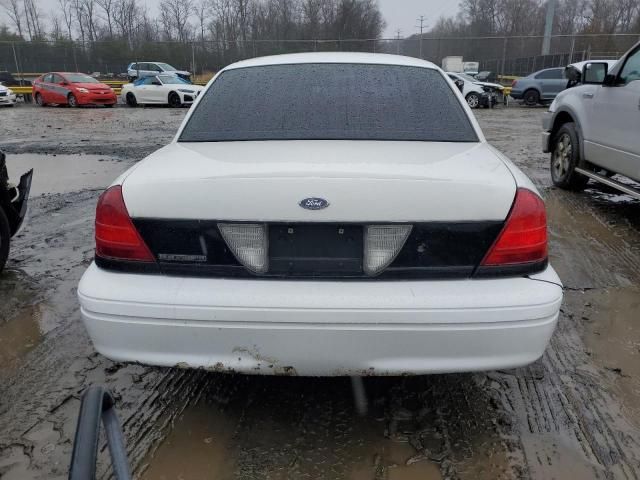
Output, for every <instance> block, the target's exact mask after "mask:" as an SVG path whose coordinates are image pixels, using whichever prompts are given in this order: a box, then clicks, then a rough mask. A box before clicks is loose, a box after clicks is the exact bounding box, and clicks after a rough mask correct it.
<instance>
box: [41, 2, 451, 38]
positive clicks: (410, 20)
mask: <svg viewBox="0 0 640 480" xmlns="http://www.w3.org/2000/svg"><path fill="white" fill-rule="evenodd" d="M36 2H37V3H38V4H40V5H42V7H43V9H44V10H45V12H46V13H47V15H48V14H49V13H50V12H51V11H52V10H55V8H56V7H57V5H58V2H57V0H36ZM141 3H143V4H146V5H147V7H148V8H149V9H150V10H151V11H155V10H156V8H157V5H158V4H159V3H160V0H143V1H142V2H141ZM378 3H379V4H380V10H381V11H382V15H383V16H384V19H385V20H386V21H387V28H386V30H385V32H384V36H385V37H386V38H393V37H395V36H396V35H397V32H398V29H399V30H401V35H402V36H403V37H408V36H410V35H413V34H414V33H418V32H419V30H418V28H416V25H418V24H419V22H418V20H417V19H418V17H419V16H420V15H424V16H425V17H426V22H425V23H426V27H427V28H429V27H432V26H433V25H434V24H435V22H436V20H438V18H439V17H441V16H442V15H445V16H451V15H455V14H456V12H457V11H458V0H378Z"/></svg>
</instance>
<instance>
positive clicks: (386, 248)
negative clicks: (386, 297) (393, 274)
mask: <svg viewBox="0 0 640 480" xmlns="http://www.w3.org/2000/svg"><path fill="white" fill-rule="evenodd" d="M411 228H412V226H411V225H369V226H367V227H365V232H364V271H365V273H366V274H367V275H377V274H379V273H381V272H382V271H383V270H384V269H385V268H387V267H388V266H389V265H390V264H391V262H393V260H394V259H395V258H396V256H397V255H398V253H400V250H402V247H403V246H404V243H405V242H406V241H407V237H408V236H409V234H410V233H411Z"/></svg>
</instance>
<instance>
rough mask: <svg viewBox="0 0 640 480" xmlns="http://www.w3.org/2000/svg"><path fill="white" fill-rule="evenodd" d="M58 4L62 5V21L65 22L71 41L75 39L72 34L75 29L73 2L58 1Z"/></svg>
mask: <svg viewBox="0 0 640 480" xmlns="http://www.w3.org/2000/svg"><path fill="white" fill-rule="evenodd" d="M58 4H59V5H60V11H61V12H62V19H63V20H64V24H65V26H66V28H67V36H68V38H69V40H71V39H72V38H73V35H72V33H71V31H72V28H73V6H72V4H71V0H58Z"/></svg>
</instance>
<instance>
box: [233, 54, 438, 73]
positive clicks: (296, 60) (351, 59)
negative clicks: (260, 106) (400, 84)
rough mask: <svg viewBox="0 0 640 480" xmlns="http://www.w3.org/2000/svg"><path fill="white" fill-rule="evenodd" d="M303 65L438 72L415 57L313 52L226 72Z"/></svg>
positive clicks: (264, 60)
mask: <svg viewBox="0 0 640 480" xmlns="http://www.w3.org/2000/svg"><path fill="white" fill-rule="evenodd" d="M303 63H360V64H369V65H371V64H374V65H398V66H405V67H422V68H430V69H434V70H437V69H438V67H437V66H436V65H434V64H433V63H431V62H427V61H425V60H420V59H419V58H414V57H404V56H401V55H388V54H383V53H358V52H312V53H289V54H285V55H272V56H269V57H259V58H251V59H249V60H242V61H240V62H237V63H234V64H232V65H229V66H228V67H226V68H225V69H224V70H233V69H236V68H248V67H264V66H267V65H292V64H303Z"/></svg>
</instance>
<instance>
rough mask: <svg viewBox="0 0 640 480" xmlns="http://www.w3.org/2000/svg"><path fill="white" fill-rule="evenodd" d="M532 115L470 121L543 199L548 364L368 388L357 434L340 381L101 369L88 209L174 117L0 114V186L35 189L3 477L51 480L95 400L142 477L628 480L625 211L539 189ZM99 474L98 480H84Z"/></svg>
mask: <svg viewBox="0 0 640 480" xmlns="http://www.w3.org/2000/svg"><path fill="white" fill-rule="evenodd" d="M542 111H543V110H542V109H527V108H520V107H511V108H508V109H504V108H499V109H496V110H493V111H478V112H477V116H478V117H479V120H480V122H481V124H482V127H483V129H484V131H485V134H486V135H487V137H488V138H489V140H490V141H491V142H492V143H493V144H494V145H495V146H496V147H497V148H498V149H500V150H502V151H503V152H505V153H506V154H507V155H509V156H510V157H511V158H512V159H513V160H514V161H515V162H516V163H517V164H518V165H519V166H520V167H521V168H522V169H523V170H524V171H525V172H526V173H527V174H529V175H530V176H531V178H532V179H533V180H534V181H535V182H536V184H537V185H538V186H539V187H540V189H541V191H542V193H543V195H544V196H545V198H546V200H547V205H548V209H549V217H550V231H551V256H552V261H553V264H554V266H555V267H556V269H557V270H558V273H559V274H560V276H561V278H562V279H563V281H564V282H565V285H566V292H565V303H564V306H563V308H562V317H561V320H560V326H559V328H558V330H557V332H556V334H555V336H554V337H553V340H552V342H551V346H550V347H549V349H548V350H547V353H546V354H545V355H544V357H543V358H542V359H541V360H540V361H538V362H536V363H535V364H534V365H532V366H530V367H528V368H523V369H519V370H515V371H497V372H490V373H486V374H460V375H433V376H427V377H415V378H379V379H376V378H366V379H365V380H364V382H365V388H366V389H367V393H368V397H369V405H370V408H369V411H368V413H367V415H366V416H364V417H358V416H357V415H356V413H355V408H354V404H353V400H352V392H351V384H350V380H349V379H342V378H337V379H309V378H263V377H245V376H231V375H221V374H214V373H204V372H198V371H186V370H176V369H167V368H150V367H144V366H138V365H126V364H120V363H113V362H110V361H108V360H106V359H104V358H102V357H101V356H100V355H98V354H96V353H95V352H94V350H93V348H92V346H91V343H90V341H89V339H88V337H87V335H86V333H85V330H84V328H83V326H82V324H81V321H80V316H79V313H78V305H77V302H76V297H75V293H76V285H77V283H78V280H79V278H80V276H81V274H82V272H83V271H84V269H85V268H86V267H87V265H88V264H89V263H90V261H91V258H92V253H93V251H92V249H93V240H92V221H93V210H94V207H95V203H96V199H97V197H98V195H99V192H100V189H101V188H103V187H104V186H106V185H107V184H108V183H110V180H111V179H112V178H114V177H115V176H116V175H117V174H118V173H119V172H121V171H124V170H125V169H126V168H127V167H128V166H130V165H132V164H133V163H134V162H136V161H137V160H139V159H141V158H142V157H143V156H144V155H146V154H148V153H149V152H151V151H153V150H154V149H156V148H157V147H159V146H160V145H163V144H165V143H166V142H168V141H169V140H170V139H171V137H172V135H173V134H174V132H175V130H176V128H177V126H178V124H179V122H180V120H181V119H182V118H183V116H184V114H185V111H184V110H170V109H160V108H153V109H136V110H131V109H125V108H116V109H109V110H106V109H105V110H103V109H66V108H46V109H42V108H36V107H29V106H22V105H21V106H19V107H16V108H14V109H10V110H3V111H0V148H2V149H4V150H6V151H7V152H8V153H9V154H10V155H9V162H10V169H11V170H12V171H13V172H15V173H19V172H20V171H21V170H24V169H26V168H27V167H28V166H32V165H34V166H35V167H36V174H35V175H36V179H37V180H36V183H34V195H35V196H34V197H33V198H32V202H31V207H32V208H31V213H30V218H29V220H28V224H27V225H26V227H25V228H24V230H23V231H22V232H21V234H20V235H19V236H18V237H17V238H16V239H15V242H14V245H13V252H12V254H11V259H10V261H9V263H8V268H7V270H6V271H5V272H4V273H3V274H2V276H1V278H0V477H1V478H2V479H3V480H5V479H6V480H9V479H41V478H47V479H48V478H60V479H62V478H66V474H67V469H68V464H69V459H70V453H71V442H72V438H73V434H74V428H75V419H76V415H77V411H78V406H79V395H80V393H81V392H82V390H83V389H84V388H85V387H86V386H87V385H90V384H93V383H102V384H105V385H107V386H108V387H109V388H111V389H112V391H113V392H114V393H115V395H116V397H117V401H118V411H119V414H120V416H121V419H122V422H123V424H124V431H125V435H126V439H127V444H128V447H129V455H130V459H131V462H132V465H133V466H134V468H135V471H136V473H137V475H138V476H139V477H140V478H143V479H178V478H179V479H185V480H186V479H205V478H215V479H230V478H242V479H252V478H255V479H258V478H269V479H285V478H297V479H303V478H309V479H316V478H318V479H339V478H340V479H341V478H348V479H354V480H359V479H418V478H419V479H437V478H449V479H477V478H490V479H495V478H525V479H527V478H535V479H553V478H557V479H564V478H577V479H588V478H606V479H608V478H623V479H626V478H629V479H634V478H638V477H640V202H634V201H632V200H630V199H629V198H626V197H625V196H622V195H617V194H615V193H614V192H611V191H606V190H603V189H600V188H597V187H593V188H591V189H589V190H588V191H586V192H585V193H582V194H574V193H567V192H563V191H559V190H557V189H554V188H552V187H551V186H550V180H549V174H548V167H547V156H546V155H544V154H542V153H541V152H540V147H539V144H540V141H539V130H540V128H539V125H540V116H541V114H542ZM15 154H21V155H15ZM54 155H55V156H54ZM43 172H44V173H43ZM39 176H40V177H39ZM104 453H105V451H104V449H103V456H104ZM109 476H110V472H109V469H108V467H107V465H106V464H105V463H104V462H103V463H102V464H101V465H100V475H99V477H100V478H109Z"/></svg>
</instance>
